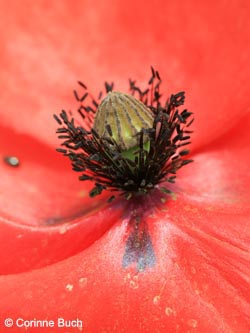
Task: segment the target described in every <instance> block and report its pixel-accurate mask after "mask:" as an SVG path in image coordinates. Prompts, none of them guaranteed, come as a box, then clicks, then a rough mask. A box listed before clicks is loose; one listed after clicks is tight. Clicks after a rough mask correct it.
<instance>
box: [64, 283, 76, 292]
mask: <svg viewBox="0 0 250 333" xmlns="http://www.w3.org/2000/svg"><path fill="white" fill-rule="evenodd" d="M65 288H66V290H68V291H72V290H73V288H74V286H73V284H67V285H66V287H65Z"/></svg>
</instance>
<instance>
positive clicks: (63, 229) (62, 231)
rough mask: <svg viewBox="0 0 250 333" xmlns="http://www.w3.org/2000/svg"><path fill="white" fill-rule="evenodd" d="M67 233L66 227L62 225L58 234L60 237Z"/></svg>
mask: <svg viewBox="0 0 250 333" xmlns="http://www.w3.org/2000/svg"><path fill="white" fill-rule="evenodd" d="M66 231H67V226H66V225H63V226H62V227H61V228H60V229H59V233H60V234H61V235H63V234H65V232H66Z"/></svg>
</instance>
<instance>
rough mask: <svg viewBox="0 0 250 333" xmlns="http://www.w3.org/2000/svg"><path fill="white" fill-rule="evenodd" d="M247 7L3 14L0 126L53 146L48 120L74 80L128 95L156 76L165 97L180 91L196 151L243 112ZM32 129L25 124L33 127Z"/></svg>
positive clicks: (31, 9)
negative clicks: (131, 81) (130, 84)
mask: <svg viewBox="0 0 250 333" xmlns="http://www.w3.org/2000/svg"><path fill="white" fill-rule="evenodd" d="M249 6H250V5H249V2H248V1H243V2H241V3H239V2H236V1H235V2H230V3H227V4H225V3H224V2H223V1H209V2H206V3H204V2H200V3H197V1H189V2H187V3H180V2H170V1H162V0H160V1H159V0H158V1H154V2H141V1H139V2H134V1H126V2H124V1H116V2H115V3H114V2H105V4H104V3H102V2H100V3H97V4H95V5H94V6H93V4H92V2H85V3H84V4H83V3H82V2H76V3H74V6H72V4H71V3H67V2H64V3H60V4H55V3H53V4H51V3H50V2H44V1H41V2H39V1H36V3H35V4H34V3H33V2H32V4H30V3H29V2H28V1H27V2H22V4H18V3H17V2H15V3H14V4H12V6H10V5H9V4H8V5H6V6H5V5H4V4H2V11H3V12H4V13H5V14H4V15H3V17H2V19H1V26H2V29H1V31H2V35H1V39H2V43H1V44H2V45H5V48H4V49H3V50H2V52H1V62H2V71H1V78H0V80H1V81H0V82H1V85H2V86H3V87H4V91H3V96H2V99H1V100H2V107H1V113H2V115H1V117H2V122H5V123H11V124H10V125H11V126H13V127H15V128H17V129H18V130H19V131H21V132H24V133H30V134H32V135H35V136H39V137H40V138H41V139H42V140H46V141H47V142H49V143H52V142H55V135H54V130H55V124H54V121H53V120H52V114H53V113H54V112H58V111H59V110H60V109H61V108H66V109H68V108H70V107H71V106H72V103H70V97H69V96H71V91H72V89H73V88H74V87H75V82H76V81H77V80H78V79H81V80H84V81H85V83H87V84H88V85H89V87H90V88H91V89H93V90H94V91H96V92H97V91H99V89H100V88H101V86H102V82H103V81H104V80H112V79H113V80H115V81H116V83H117V85H118V87H119V89H125V88H126V84H125V82H126V80H127V78H128V77H131V76H132V77H136V78H138V77H139V78H141V79H142V82H144V81H145V80H147V79H148V75H149V66H150V65H154V66H155V67H157V68H158V69H159V70H160V72H161V75H162V78H163V79H164V84H165V87H166V91H167V94H170V93H171V92H177V91H178V90H183V89H184V90H186V91H187V96H188V98H187V104H188V106H189V107H190V108H191V109H192V111H193V112H195V115H196V125H195V137H194V144H195V145H196V146H198V145H199V146H201V145H203V144H204V143H207V142H209V141H210V140H212V139H214V138H215V137H217V136H220V135H221V134H222V133H223V132H225V131H227V130H228V129H229V128H230V127H232V126H233V124H234V123H235V122H236V121H237V119H238V118H239V117H241V116H242V115H244V114H245V112H247V110H249V93H250V92H249V84H248V77H249V74H250V66H249V57H250V45H249V33H250V25H249V20H248V16H249V15H248V13H249V9H250V8H249ZM31 122H32V123H31Z"/></svg>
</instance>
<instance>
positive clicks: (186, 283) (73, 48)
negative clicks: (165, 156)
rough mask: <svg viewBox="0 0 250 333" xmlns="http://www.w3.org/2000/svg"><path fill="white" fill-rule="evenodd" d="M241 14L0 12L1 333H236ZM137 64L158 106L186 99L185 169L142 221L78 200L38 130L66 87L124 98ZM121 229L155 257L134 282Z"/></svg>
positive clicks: (243, 314)
mask: <svg viewBox="0 0 250 333" xmlns="http://www.w3.org/2000/svg"><path fill="white" fill-rule="evenodd" d="M249 10H250V5H249V3H248V1H231V2H227V3H225V2H223V1H210V2H204V1H203V2H196V1H192V0H191V1H184V2H183V1H176V2H170V1H163V0H158V1H152V2H148V3H147V2H142V1H137V2H135V1H126V2H125V1H123V2H122V1H119V0H117V1H97V2H95V3H93V2H91V1H87V0H86V1H84V2H83V1H75V2H74V3H72V2H69V1H64V2H57V3H55V2H54V3H51V2H50V1H36V2H35V3H34V2H32V1H22V2H18V1H11V2H8V3H7V2H6V3H4V2H3V1H2V2H1V13H2V15H1V23H0V24H1V46H2V47H1V63H2V70H1V75H0V78H1V86H2V94H1V111H0V112H1V124H0V126H1V131H0V136H1V140H0V148H1V154H2V162H1V164H0V167H1V175H2V177H1V187H0V188H1V200H0V218H1V224H0V228H1V233H0V237H1V241H0V253H1V260H0V268H1V270H0V272H1V277H0V281H1V289H0V313H1V315H0V316H1V318H0V319H1V323H0V332H6V330H7V328H6V327H5V326H4V319H5V318H12V319H13V320H14V326H13V327H12V329H11V328H8V331H9V332H25V331H26V329H27V327H24V326H25V325H24V324H23V322H22V321H19V322H18V323H19V325H20V326H22V327H16V325H17V324H16V319H18V318H19V319H20V318H21V319H23V320H28V322H27V323H26V325H28V323H29V321H30V320H32V319H34V318H36V319H39V320H46V319H48V320H54V321H55V325H57V322H56V321H57V319H58V318H64V319H65V320H66V319H67V320H73V319H74V320H75V319H77V318H78V319H79V320H82V322H83V328H81V327H79V326H78V327H72V326H71V327H70V328H67V329H66V330H67V331H69V332H79V330H80V331H81V330H82V331H83V332H91V333H95V332H98V333H100V332H119V333H121V332H143V333H144V332H145V333H146V332H182V333H184V332H199V333H209V332H213V333H217V332H218V333H219V332H220V333H222V332H225V333H229V332H235V333H236V332H237V333H238V332H241V333H244V332H246V333H247V332H249V328H250V318H249V313H250V305H249V297H250V286H249V276H250V270H249V267H250V258H249V239H250V228H249V216H250V199H249V198H250V190H249V188H250V176H249V163H250V155H249V148H248V141H249V139H250V134H249V133H250V132H249V126H250V115H249V106H250V105H249V104H250V103H249V93H250V86H249V82H248V81H249V80H248V77H249V74H250V66H249V60H250V59H249V58H250V44H249V33H250V28H249V27H250V26H249ZM150 65H154V66H156V67H157V69H159V71H160V73H161V76H162V78H163V79H164V84H166V86H165V88H166V92H167V93H169V94H170V93H172V92H178V91H179V90H185V91H186V95H187V104H188V107H189V109H191V110H192V111H193V112H195V117H196V122H195V124H194V129H195V134H194V136H193V146H192V158H194V159H195V163H193V164H192V165H190V166H188V167H186V168H183V169H181V170H180V172H179V173H178V182H177V185H176V187H175V188H174V193H175V194H174V195H173V196H171V197H169V199H168V200H166V202H161V205H157V204H156V203H157V201H161V199H160V198H158V197H154V196H152V195H151V196H148V198H147V199H145V200H146V202H145V203H144V206H143V208H145V207H147V209H145V210H144V211H143V212H141V211H140V209H141V208H140V206H137V205H136V203H126V202H125V201H117V202H114V203H111V204H107V203H106V198H107V195H106V194H103V195H102V196H100V197H97V198H95V199H90V198H89V196H88V191H89V189H90V188H91V186H92V185H91V184H87V183H81V182H79V181H78V179H77V176H76V174H75V173H74V172H72V171H71V170H70V166H69V163H68V161H67V160H66V159H65V158H63V157H62V156H60V155H59V154H58V153H56V152H55V151H54V149H55V147H56V146H58V142H57V141H56V136H55V129H56V124H55V122H54V121H53V119H52V115H53V113H55V112H57V111H60V109H61V108H62V107H68V108H72V109H73V108H74V100H73V98H72V97H71V94H72V89H73V88H74V87H75V82H76V81H77V80H78V79H81V80H84V82H86V83H87V84H88V87H90V88H91V90H92V91H93V93H98V91H99V90H100V89H101V86H102V83H103V81H104V80H110V81H115V83H116V86H117V87H119V90H123V91H126V89H127V88H126V86H127V79H128V77H134V78H137V79H138V81H140V82H142V83H143V82H144V81H145V82H146V80H147V78H148V69H149V67H150ZM6 156H17V157H18V158H19V160H20V165H19V166H18V167H16V168H14V167H11V166H10V165H8V164H7V163H6V161H4V157H6ZM132 205H134V206H133V207H132ZM133 214H134V215H133ZM136 214H140V216H141V218H142V219H141V223H142V225H144V226H145V227H146V226H147V228H148V230H147V232H148V234H149V235H150V237H151V241H152V247H153V249H154V255H155V263H154V265H152V267H147V269H145V270H144V271H143V272H138V271H137V270H136V268H135V267H134V265H128V267H124V266H122V260H123V258H124V253H125V245H126V241H127V239H128V235H131V230H130V229H129V221H131V220H132V219H133V218H136V216H135V215H136ZM7 324H8V323H7ZM30 325H32V323H31V324H30ZM72 325H73V324H72ZM28 331H29V332H33V331H34V332H35V331H36V332H51V331H53V330H52V328H51V327H47V328H46V327H43V328H32V327H29V328H28ZM54 331H55V332H59V331H63V329H59V328H54ZM64 331H65V328H64Z"/></svg>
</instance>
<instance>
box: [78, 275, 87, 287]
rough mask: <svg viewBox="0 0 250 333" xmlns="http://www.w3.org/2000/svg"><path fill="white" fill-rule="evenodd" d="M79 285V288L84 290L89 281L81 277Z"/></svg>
mask: <svg viewBox="0 0 250 333" xmlns="http://www.w3.org/2000/svg"><path fill="white" fill-rule="evenodd" d="M78 283H79V287H80V288H84V287H86V285H87V283H88V279H87V278H84V277H81V278H80V279H79V281H78Z"/></svg>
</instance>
